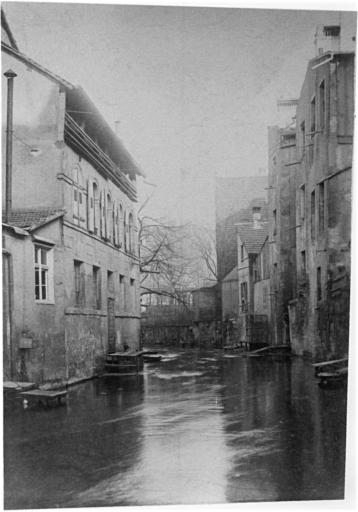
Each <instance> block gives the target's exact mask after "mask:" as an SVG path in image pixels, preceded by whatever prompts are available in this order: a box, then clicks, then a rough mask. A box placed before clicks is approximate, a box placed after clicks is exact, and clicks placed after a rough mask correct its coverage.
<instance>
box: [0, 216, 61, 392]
mask: <svg viewBox="0 0 358 512" xmlns="http://www.w3.org/2000/svg"><path fill="white" fill-rule="evenodd" d="M46 235H47V238H51V240H53V241H54V242H56V243H57V244H59V252H57V251H55V260H56V263H57V262H58V261H59V260H61V256H60V251H61V248H60V245H61V236H60V235H61V233H60V228H59V222H53V223H51V224H50V225H49V226H48V227H47V230H46ZM43 236H44V235H43ZM5 247H6V248H7V249H8V250H9V251H10V252H11V254H12V257H13V268H14V333H13V340H14V344H13V354H14V373H15V374H14V375H13V378H14V380H20V381H21V380H24V381H27V380H29V381H31V382H43V381H46V380H61V379H65V378H66V349H65V326H64V322H63V310H64V301H63V294H62V292H63V286H62V276H61V275H60V274H57V273H55V275H54V300H53V302H52V303H48V304H40V303H36V302H35V300H34V293H35V273H34V244H33V241H32V240H31V237H30V236H28V237H19V236H7V233H6V231H5ZM55 267H56V264H55ZM22 336H24V337H26V338H31V339H32V348H31V349H20V348H19V343H20V339H21V337H22ZM4 366H6V361H4Z"/></svg>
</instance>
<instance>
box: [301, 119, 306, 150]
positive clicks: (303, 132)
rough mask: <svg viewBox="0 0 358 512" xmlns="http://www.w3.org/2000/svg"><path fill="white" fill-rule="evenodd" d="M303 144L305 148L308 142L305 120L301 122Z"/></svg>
mask: <svg viewBox="0 0 358 512" xmlns="http://www.w3.org/2000/svg"><path fill="white" fill-rule="evenodd" d="M301 144H302V148H304V146H305V144H306V123H305V121H303V122H302V123H301Z"/></svg>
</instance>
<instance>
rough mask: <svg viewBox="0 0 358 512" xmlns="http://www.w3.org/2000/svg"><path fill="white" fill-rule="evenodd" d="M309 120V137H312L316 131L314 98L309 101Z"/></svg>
mask: <svg viewBox="0 0 358 512" xmlns="http://www.w3.org/2000/svg"><path fill="white" fill-rule="evenodd" d="M310 119H311V129H310V132H311V136H312V137H313V135H314V132H315V131H316V97H315V96H313V98H312V99H311V111H310Z"/></svg>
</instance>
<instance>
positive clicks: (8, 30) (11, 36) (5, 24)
mask: <svg viewBox="0 0 358 512" xmlns="http://www.w3.org/2000/svg"><path fill="white" fill-rule="evenodd" d="M1 28H3V29H4V30H5V32H6V34H7V37H8V38H9V41H10V44H11V46H12V47H13V48H15V49H16V50H18V49H19V48H18V46H17V43H16V40H15V37H14V34H13V33H12V31H11V28H10V25H9V23H8V21H7V19H6V15H5V12H4V9H3V8H2V7H1Z"/></svg>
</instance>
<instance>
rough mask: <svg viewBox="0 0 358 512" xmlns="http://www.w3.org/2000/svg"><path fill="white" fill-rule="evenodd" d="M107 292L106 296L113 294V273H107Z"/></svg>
mask: <svg viewBox="0 0 358 512" xmlns="http://www.w3.org/2000/svg"><path fill="white" fill-rule="evenodd" d="M107 291H108V295H113V294H114V280H113V272H110V271H108V272H107Z"/></svg>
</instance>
